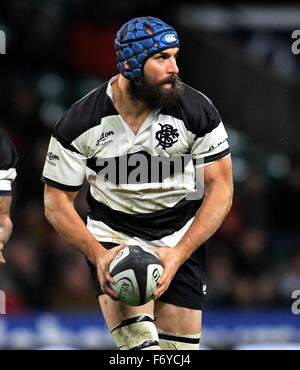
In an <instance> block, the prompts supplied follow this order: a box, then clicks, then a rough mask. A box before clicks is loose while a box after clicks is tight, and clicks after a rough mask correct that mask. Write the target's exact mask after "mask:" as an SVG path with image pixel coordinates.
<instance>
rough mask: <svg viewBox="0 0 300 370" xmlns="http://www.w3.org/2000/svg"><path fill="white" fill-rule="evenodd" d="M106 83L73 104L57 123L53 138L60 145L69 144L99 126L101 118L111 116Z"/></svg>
mask: <svg viewBox="0 0 300 370" xmlns="http://www.w3.org/2000/svg"><path fill="white" fill-rule="evenodd" d="M107 84H108V83H107V82H106V83H104V84H102V85H101V86H99V87H98V88H96V89H94V90H92V91H91V92H90V93H88V94H87V95H85V96H84V97H83V98H81V99H80V100H78V101H77V102H76V103H74V104H73V105H72V106H71V107H70V108H69V109H68V110H67V111H66V112H65V113H64V114H63V115H62V116H61V117H60V118H59V120H58V121H57V123H56V125H55V128H54V132H53V136H54V137H55V138H56V139H57V140H58V141H60V142H61V143H62V144H64V143H65V144H70V143H72V142H73V141H74V140H75V139H76V138H78V137H79V136H80V135H82V134H83V133H84V132H86V131H88V130H89V129H91V128H93V127H95V126H97V125H99V124H100V123H101V118H103V117H105V116H107V115H111V114H113V110H112V108H113V105H112V103H111V102H110V98H109V97H108V96H107V94H106V89H107Z"/></svg>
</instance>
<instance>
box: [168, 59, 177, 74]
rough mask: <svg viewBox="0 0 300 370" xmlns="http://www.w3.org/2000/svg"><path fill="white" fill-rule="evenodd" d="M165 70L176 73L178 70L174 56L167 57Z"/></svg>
mask: <svg viewBox="0 0 300 370" xmlns="http://www.w3.org/2000/svg"><path fill="white" fill-rule="evenodd" d="M167 72H168V73H176V74H177V73H178V72H179V68H178V66H177V62H176V58H174V57H171V58H169V63H168V70H167Z"/></svg>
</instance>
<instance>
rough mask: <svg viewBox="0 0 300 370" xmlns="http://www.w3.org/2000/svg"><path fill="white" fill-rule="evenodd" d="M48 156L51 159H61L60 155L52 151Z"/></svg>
mask: <svg viewBox="0 0 300 370" xmlns="http://www.w3.org/2000/svg"><path fill="white" fill-rule="evenodd" d="M47 157H48V159H49V160H50V161H59V156H58V155H56V154H53V153H52V152H48V153H47Z"/></svg>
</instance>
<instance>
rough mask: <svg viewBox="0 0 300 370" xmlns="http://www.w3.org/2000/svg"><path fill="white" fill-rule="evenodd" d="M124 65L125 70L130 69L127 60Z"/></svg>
mask: <svg viewBox="0 0 300 370" xmlns="http://www.w3.org/2000/svg"><path fill="white" fill-rule="evenodd" d="M124 67H125V69H126V71H129V70H130V66H129V64H128V62H127V61H126V60H125V62H124Z"/></svg>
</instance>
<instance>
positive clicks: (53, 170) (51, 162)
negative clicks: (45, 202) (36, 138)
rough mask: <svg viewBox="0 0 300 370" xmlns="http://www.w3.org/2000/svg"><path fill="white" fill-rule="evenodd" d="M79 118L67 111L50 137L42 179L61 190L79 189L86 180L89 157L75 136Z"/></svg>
mask: <svg viewBox="0 0 300 370" xmlns="http://www.w3.org/2000/svg"><path fill="white" fill-rule="evenodd" d="M79 119H80V118H78V117H76V115H75V114H74V112H72V111H69V112H68V111H67V112H66V113H65V114H64V116H63V117H62V118H61V119H60V120H59V121H58V123H57V124H56V127H55V129H54V132H53V135H52V137H51V139H50V143H49V147H48V152H47V156H46V160H45V165H44V169H43V174H42V181H43V182H44V183H46V184H48V185H50V186H53V187H56V188H59V189H61V190H66V191H78V190H79V189H80V188H81V185H82V183H83V181H84V177H85V169H86V161H87V157H86V155H85V154H84V153H82V152H80V150H78V145H76V144H75V142H76V143H77V144H78V138H77V137H76V135H75V136H74V132H75V133H76V125H78V121H79Z"/></svg>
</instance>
